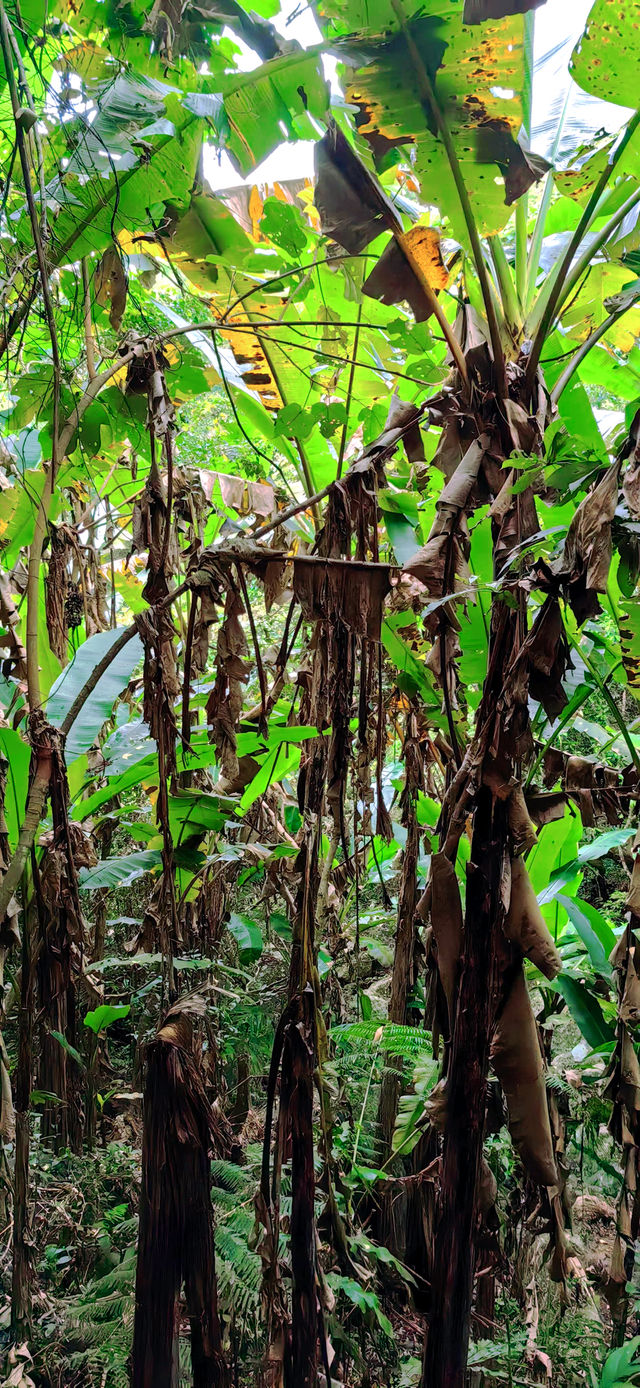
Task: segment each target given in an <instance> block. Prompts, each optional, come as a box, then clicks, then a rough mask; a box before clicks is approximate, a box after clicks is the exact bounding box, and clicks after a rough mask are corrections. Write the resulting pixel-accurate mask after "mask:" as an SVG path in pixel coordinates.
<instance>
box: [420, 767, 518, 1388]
mask: <svg viewBox="0 0 640 1388" xmlns="http://www.w3.org/2000/svg"><path fill="white" fill-rule="evenodd" d="M506 836H507V821H506V813H505V809H504V805H503V803H502V802H500V801H495V800H494V799H493V796H492V794H491V792H490V790H489V789H488V788H487V787H482V788H481V790H480V792H479V795H478V802H477V806H476V810H475V815H474V824H473V838H472V845H471V861H470V864H469V869H468V873H467V903H466V912H465V931H464V935H465V944H464V952H463V956H462V968H461V974H460V984H459V992H458V1005H457V1008H456V1018H455V1026H454V1031H453V1037H452V1043H451V1054H450V1060H449V1069H448V1075H447V1123H446V1129H445V1137H444V1148H443V1154H442V1178H441V1194H440V1217H439V1220H438V1225H437V1230H436V1237H435V1247H434V1258H433V1274H432V1305H431V1314H430V1317H429V1323H430V1325H431V1326H432V1327H433V1333H429V1331H428V1332H427V1338H426V1344H425V1354H424V1363H423V1375H422V1388H463V1385H464V1381H465V1372H466V1363H467V1352H468V1344H469V1329H470V1319H471V1304H472V1293H473V1275H474V1267H475V1233H476V1219H477V1187H478V1177H479V1174H480V1164H481V1160H482V1142H483V1136H484V1125H485V1112H486V1100H487V1071H488V1066H489V1047H490V1040H491V1029H492V1022H493V1019H494V1016H495V1008H496V992H497V983H498V971H497V957H498V950H497V931H498V929H499V928H500V918H501V911H502V908H501V904H500V879H501V875H502V870H503V864H504V856H505V852H506Z"/></svg>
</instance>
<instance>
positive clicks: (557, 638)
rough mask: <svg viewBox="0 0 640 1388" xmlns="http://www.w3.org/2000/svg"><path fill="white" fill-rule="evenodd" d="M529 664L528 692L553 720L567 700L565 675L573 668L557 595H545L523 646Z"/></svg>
mask: <svg viewBox="0 0 640 1388" xmlns="http://www.w3.org/2000/svg"><path fill="white" fill-rule="evenodd" d="M522 655H523V657H526V659H527V661H528V664H529V693H530V695H531V698H532V699H537V700H538V701H539V703H541V704H542V707H543V709H544V711H545V713H546V715H547V718H549V719H550V720H553V719H554V718H557V717H558V714H560V713H562V710H563V708H564V707H565V704H566V703H567V695H566V693H565V690H564V686H563V683H562V681H563V679H564V676H565V674H566V672H567V670H568V669H573V666H572V663H571V658H570V647H569V642H568V641H567V636H566V633H565V629H564V621H563V619H562V612H561V611H560V604H559V602H558V599H557V598H556V597H553V596H549V597H548V598H546V599H545V602H544V604H543V606H542V607H541V609H540V611H539V613H538V615H537V617H536V619H535V621H534V623H533V626H532V628H531V631H530V632H529V635H528V636H527V639H526V641H525V643H524V646H523V648H522Z"/></svg>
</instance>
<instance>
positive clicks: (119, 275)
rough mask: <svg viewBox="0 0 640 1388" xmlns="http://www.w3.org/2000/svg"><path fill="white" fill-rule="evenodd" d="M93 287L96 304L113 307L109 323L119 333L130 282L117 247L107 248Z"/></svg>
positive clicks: (96, 270)
mask: <svg viewBox="0 0 640 1388" xmlns="http://www.w3.org/2000/svg"><path fill="white" fill-rule="evenodd" d="M93 285H94V293H95V299H96V303H98V304H102V305H105V304H110V305H111V308H110V311H109V322H110V324H111V327H112V328H113V329H114V331H115V332H119V331H120V328H121V326H122V319H123V317H124V311H125V308H126V305H127V289H128V285H129V281H128V279H127V274H126V271H125V268H124V265H123V263H122V259H121V256H120V253H119V251H118V250H117V248H116V247H115V246H107V249H106V251H105V252H104V254H103V255H102V256H101V258H100V260H99V261H98V263H97V265H96V268H95V274H94V281H93Z"/></svg>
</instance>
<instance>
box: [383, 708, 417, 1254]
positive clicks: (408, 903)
mask: <svg viewBox="0 0 640 1388" xmlns="http://www.w3.org/2000/svg"><path fill="white" fill-rule="evenodd" d="M403 753H404V763H405V768H406V770H405V784H404V789H403V793H402V800H401V812H402V822H403V824H404V826H405V828H406V830H407V839H406V844H405V847H404V850H403V855H402V873H401V878H400V889H399V892H398V914H397V925H396V937H395V947H394V953H393V970H392V974H391V991H390V995H389V1006H388V1011H387V1016H388V1020H389V1021H390V1022H395V1023H399V1024H400V1025H401V1026H404V1025H405V1023H406V1022H407V1016H408V1008H407V1003H408V998H409V993H410V989H411V987H412V986H413V983H414V982H415V971H416V943H417V924H418V922H417V920H416V907H417V901H418V881H417V865H418V857H419V854H420V837H421V831H420V825H419V823H418V815H417V798H418V791H420V790H422V789H423V786H424V758H423V752H422V746H421V741H420V737H419V719H418V714H417V710H416V709H415V707H410V708H409V710H408V712H407V719H406V733H405V742H404V747H403ZM402 1070H403V1063H402V1061H398V1060H397V1059H394V1057H392V1056H389V1057H388V1059H387V1064H386V1066H385V1069H384V1072H383V1076H382V1082H381V1086H380V1102H379V1106H378V1125H379V1134H380V1145H381V1160H380V1165H381V1166H383V1165H384V1164H385V1163H386V1162H388V1160H389V1158H390V1156H391V1151H392V1138H393V1130H394V1127H395V1122H396V1117H397V1112H398V1099H399V1097H400V1091H401V1085H402ZM399 1203H400V1202H399V1201H398V1197H397V1194H396V1193H395V1192H394V1191H393V1190H390V1191H389V1192H388V1193H385V1195H383V1197H382V1208H381V1211H380V1235H381V1242H383V1243H386V1244H387V1246H388V1247H391V1248H394V1249H395V1250H397V1251H400V1249H401V1248H403V1245H404V1244H405V1242H406V1231H404V1237H403V1231H401V1230H400V1229H399V1227H398V1225H399V1222H400V1221H399V1218H398V1204H399ZM403 1208H405V1211H406V1206H404V1207H403ZM403 1255H404V1249H403Z"/></svg>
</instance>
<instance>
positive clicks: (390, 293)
mask: <svg viewBox="0 0 640 1388" xmlns="http://www.w3.org/2000/svg"><path fill="white" fill-rule="evenodd" d="M404 243H406V244H407V246H408V247H409V249H410V250H411V252H412V254H413V255H414V256H415V258H416V259H417V260H418V262H419V264H420V267H421V269H422V270H423V272H424V275H425V277H426V279H427V281H428V283H429V285H430V286H431V288H432V289H433V290H438V289H445V288H446V285H447V282H448V279H449V276H448V274H447V270H446V266H445V263H444V260H443V258H442V251H441V250H440V237H439V234H438V232H437V231H436V230H435V227H423V226H414V227H411V228H410V230H409V231H408V232H406V233H405V235H404V236H403V238H402V244H401V243H400V242H399V241H396V240H392V241H390V242H389V244H388V245H387V246H386V247H385V249H384V251H383V252H382V255H381V256H380V259H379V261H378V264H377V265H376V266H375V268H374V269H373V270H372V271H371V274H370V275H369V276H368V277H367V279H366V280H365V282H364V284H363V286H362V292H363V294H367V295H368V297H369V298H370V299H378V300H379V302H380V303H381V304H400V303H402V302H403V301H406V303H408V304H409V307H410V308H411V310H412V312H413V315H414V318H415V320H416V322H417V323H424V322H425V321H426V319H427V318H429V317H430V315H431V313H432V312H433V310H432V308H431V306H430V304H429V300H428V299H427V296H426V294H425V292H424V289H423V288H422V285H421V284H420V283H419V281H418V280H417V278H416V276H415V274H414V271H413V269H412V268H411V265H410V264H409V261H408V260H407V257H406V256H405V254H404V251H403V249H402V245H403V244H404Z"/></svg>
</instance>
